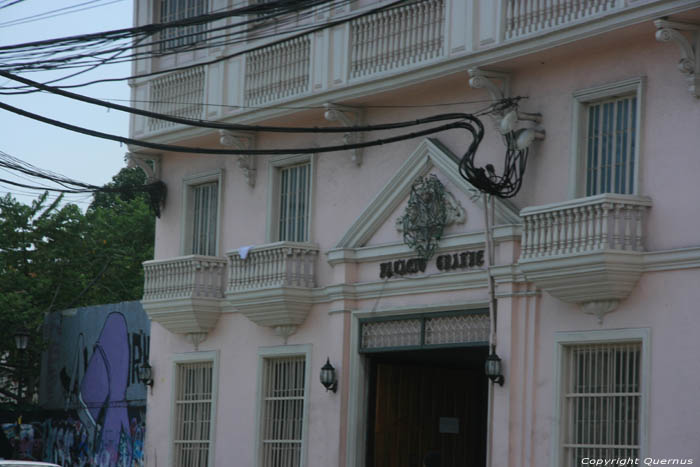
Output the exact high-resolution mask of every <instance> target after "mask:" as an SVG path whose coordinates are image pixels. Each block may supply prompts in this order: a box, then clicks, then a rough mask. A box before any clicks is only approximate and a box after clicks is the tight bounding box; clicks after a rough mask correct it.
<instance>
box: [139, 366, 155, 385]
mask: <svg viewBox="0 0 700 467" xmlns="http://www.w3.org/2000/svg"><path fill="white" fill-rule="evenodd" d="M139 380H140V381H141V382H142V383H143V384H145V385H146V386H151V387H153V368H152V367H151V365H149V364H148V362H145V363H144V364H143V365H141V366H140V367H139Z"/></svg>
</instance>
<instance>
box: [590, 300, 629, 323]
mask: <svg viewBox="0 0 700 467" xmlns="http://www.w3.org/2000/svg"><path fill="white" fill-rule="evenodd" d="M619 304H620V301H619V300H596V301H592V302H585V303H583V304H582V305H581V308H582V309H583V312H584V313H586V314H589V315H594V316H595V317H597V318H598V323H599V324H603V317H604V316H605V315H607V314H608V313H610V312H611V311H615V308H617V306H618V305H619Z"/></svg>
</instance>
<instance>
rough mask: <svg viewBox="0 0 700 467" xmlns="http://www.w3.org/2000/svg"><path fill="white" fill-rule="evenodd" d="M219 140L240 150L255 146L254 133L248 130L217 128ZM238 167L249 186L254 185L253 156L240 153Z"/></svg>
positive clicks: (254, 165) (255, 169)
mask: <svg viewBox="0 0 700 467" xmlns="http://www.w3.org/2000/svg"><path fill="white" fill-rule="evenodd" d="M219 142H220V143H221V145H222V146H227V147H233V148H235V149H238V150H240V151H244V150H246V149H253V147H254V146H255V133H252V132H249V131H229V130H219ZM238 167H240V168H241V170H242V171H243V175H244V176H245V178H246V180H247V181H248V185H250V187H251V188H252V187H255V177H256V175H257V168H256V159H255V156H253V155H249V154H242V155H239V156H238Z"/></svg>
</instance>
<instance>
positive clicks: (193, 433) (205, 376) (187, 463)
mask: <svg viewBox="0 0 700 467" xmlns="http://www.w3.org/2000/svg"><path fill="white" fill-rule="evenodd" d="M212 378H213V363H212V362H197V363H178V364H177V366H176V388H175V429H174V439H173V443H174V456H173V465H174V466H176V467H206V466H207V465H208V463H209V449H210V447H211V414H212V404H213V402H214V401H213V392H212V390H213V388H212Z"/></svg>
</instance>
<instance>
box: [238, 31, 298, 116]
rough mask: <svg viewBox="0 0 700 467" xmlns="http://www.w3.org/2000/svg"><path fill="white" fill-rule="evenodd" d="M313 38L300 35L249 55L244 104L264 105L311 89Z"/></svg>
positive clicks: (247, 56) (247, 57) (247, 58)
mask: <svg viewBox="0 0 700 467" xmlns="http://www.w3.org/2000/svg"><path fill="white" fill-rule="evenodd" d="M310 66H311V38H310V36H302V37H297V38H294V39H291V40H288V41H285V42H281V43H279V44H274V45H271V46H269V47H265V48H263V49H260V50H256V51H254V52H251V53H249V54H247V55H246V71H245V104H246V105H261V104H266V103H268V102H271V101H277V100H281V99H284V98H287V97H290V96H295V95H298V94H302V93H305V92H308V91H309V86H310V82H311V81H310V79H309V77H310V75H311V70H310Z"/></svg>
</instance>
